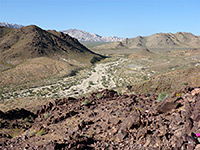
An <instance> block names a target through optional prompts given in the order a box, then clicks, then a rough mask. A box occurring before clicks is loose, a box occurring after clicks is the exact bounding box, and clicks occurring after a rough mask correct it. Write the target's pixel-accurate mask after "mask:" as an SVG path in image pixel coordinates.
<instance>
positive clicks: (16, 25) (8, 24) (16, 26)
mask: <svg viewBox="0 0 200 150" xmlns="http://www.w3.org/2000/svg"><path fill="white" fill-rule="evenodd" d="M0 26H4V27H10V28H14V29H19V28H21V27H23V25H19V24H11V23H7V22H0Z"/></svg>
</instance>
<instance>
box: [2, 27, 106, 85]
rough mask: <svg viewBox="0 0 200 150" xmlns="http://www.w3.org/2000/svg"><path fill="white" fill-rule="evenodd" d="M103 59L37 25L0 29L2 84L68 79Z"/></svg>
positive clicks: (61, 34) (74, 42)
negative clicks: (53, 78)
mask: <svg viewBox="0 0 200 150" xmlns="http://www.w3.org/2000/svg"><path fill="white" fill-rule="evenodd" d="M102 58H104V57H103V56H101V55H98V54H96V53H94V52H92V51H90V50H89V49H87V48H86V47H85V46H83V45H82V44H81V43H79V41H78V40H77V39H75V38H72V37H70V36H69V35H67V34H64V33H61V32H56V31H54V30H49V31H46V30H43V29H41V28H39V27H37V26H35V25H31V26H26V27H22V28H20V29H13V28H9V27H3V26H0V84H5V85H6V84H10V83H17V84H18V83H19V80H20V83H19V84H21V83H23V81H25V82H29V81H31V80H40V79H43V78H47V77H51V76H54V75H56V76H59V74H62V75H64V76H65V75H67V74H70V72H71V71H72V70H74V69H78V68H81V67H85V66H88V65H90V64H92V63H94V62H96V61H98V60H101V59H102ZM1 72H2V73H1Z"/></svg>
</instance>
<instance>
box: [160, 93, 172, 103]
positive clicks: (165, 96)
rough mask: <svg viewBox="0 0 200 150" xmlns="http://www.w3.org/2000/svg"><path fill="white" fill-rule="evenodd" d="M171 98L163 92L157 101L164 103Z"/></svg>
mask: <svg viewBox="0 0 200 150" xmlns="http://www.w3.org/2000/svg"><path fill="white" fill-rule="evenodd" d="M168 97H169V94H168V93H166V92H161V93H160V94H158V98H157V100H158V101H159V102H160V101H164V100H166V99H167V98H168Z"/></svg>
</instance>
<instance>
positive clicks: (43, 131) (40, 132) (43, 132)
mask: <svg viewBox="0 0 200 150" xmlns="http://www.w3.org/2000/svg"><path fill="white" fill-rule="evenodd" d="M44 134H45V130H44V129H41V130H39V131H38V132H37V133H36V135H37V136H42V135H44Z"/></svg>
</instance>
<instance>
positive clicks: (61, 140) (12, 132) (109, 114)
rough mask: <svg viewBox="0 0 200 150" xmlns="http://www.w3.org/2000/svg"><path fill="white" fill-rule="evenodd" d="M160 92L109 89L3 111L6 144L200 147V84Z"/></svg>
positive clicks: (2, 142)
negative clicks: (165, 94) (160, 96)
mask: <svg viewBox="0 0 200 150" xmlns="http://www.w3.org/2000/svg"><path fill="white" fill-rule="evenodd" d="M157 97H158V96H157V95H125V94H123V95H121V94H120V93H117V92H115V91H112V90H103V91H101V92H97V93H92V94H91V95H90V96H89V97H87V98H86V97H81V98H79V99H75V98H71V97H69V98H66V99H59V100H55V101H54V102H53V103H51V102H49V103H48V104H47V105H44V106H42V107H40V108H39V109H38V110H37V112H34V113H33V112H30V111H27V110H25V109H15V110H10V111H8V112H0V118H1V122H0V149H47V150H50V149H136V150H137V149H138V150H143V149H144V150H145V149H164V150H166V149H190V150H192V149H196V150H197V149H200V142H199V138H198V137H196V133H199V132H200V88H190V87H187V88H185V89H183V90H182V91H177V92H174V93H173V94H171V95H170V96H169V97H168V98H163V99H160V101H158V98H157Z"/></svg>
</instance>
